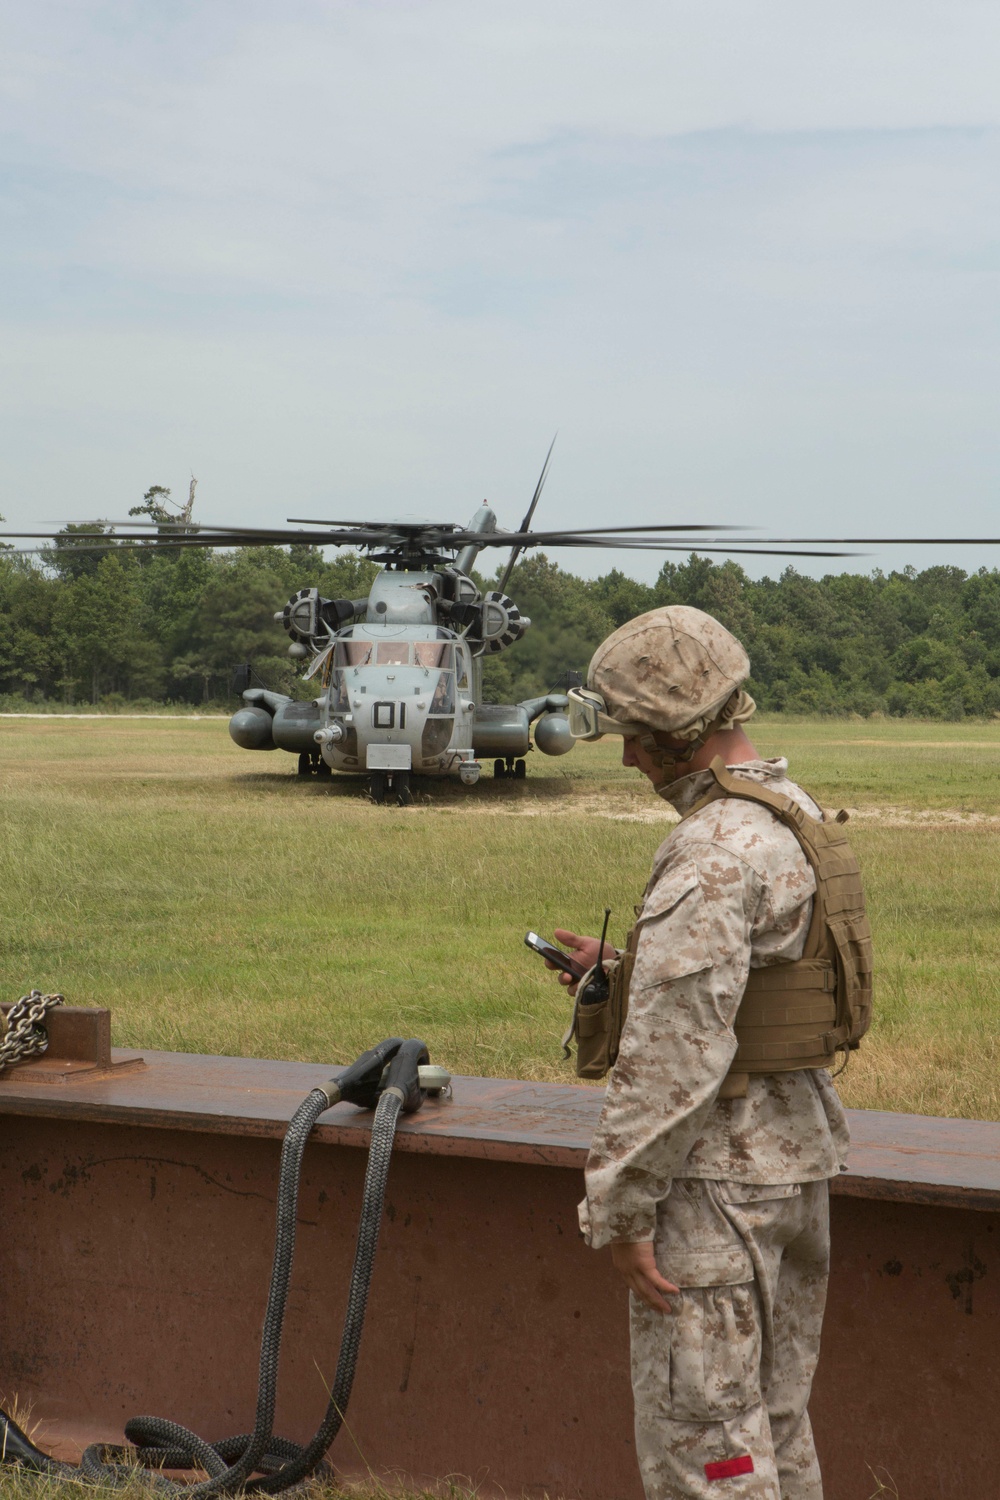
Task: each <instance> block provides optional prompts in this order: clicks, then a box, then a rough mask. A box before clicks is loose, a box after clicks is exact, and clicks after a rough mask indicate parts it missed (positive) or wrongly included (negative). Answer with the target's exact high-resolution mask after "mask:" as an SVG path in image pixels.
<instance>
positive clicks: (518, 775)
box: [493, 756, 528, 781]
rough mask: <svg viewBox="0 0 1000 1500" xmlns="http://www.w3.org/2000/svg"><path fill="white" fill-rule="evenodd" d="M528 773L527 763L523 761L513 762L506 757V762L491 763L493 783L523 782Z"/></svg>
mask: <svg viewBox="0 0 1000 1500" xmlns="http://www.w3.org/2000/svg"><path fill="white" fill-rule="evenodd" d="M527 773H528V767H527V763H526V762H525V761H523V760H515V759H514V757H513V756H508V757H507V759H506V760H495V761H494V762H493V779H494V781H509V780H511V779H513V780H514V781H523V780H524V778H525V776H526V775H527Z"/></svg>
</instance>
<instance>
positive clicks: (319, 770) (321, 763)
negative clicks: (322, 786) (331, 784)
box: [316, 755, 333, 776]
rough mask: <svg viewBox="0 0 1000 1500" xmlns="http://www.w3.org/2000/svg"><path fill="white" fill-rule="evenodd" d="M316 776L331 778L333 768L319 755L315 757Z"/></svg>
mask: <svg viewBox="0 0 1000 1500" xmlns="http://www.w3.org/2000/svg"><path fill="white" fill-rule="evenodd" d="M316 775H317V776H332V775H333V767H332V766H331V765H328V764H327V762H326V761H325V760H324V759H323V757H322V755H319V756H317V757H316Z"/></svg>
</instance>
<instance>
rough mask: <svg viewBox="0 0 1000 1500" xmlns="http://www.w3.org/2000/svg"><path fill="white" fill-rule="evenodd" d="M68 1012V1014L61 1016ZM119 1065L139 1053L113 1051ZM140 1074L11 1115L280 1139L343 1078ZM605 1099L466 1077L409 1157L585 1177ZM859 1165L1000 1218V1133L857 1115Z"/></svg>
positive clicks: (229, 1068)
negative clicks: (309, 1100)
mask: <svg viewBox="0 0 1000 1500" xmlns="http://www.w3.org/2000/svg"><path fill="white" fill-rule="evenodd" d="M56 1014H58V1012H56ZM111 1056H112V1061H115V1060H117V1059H118V1058H119V1056H124V1057H126V1058H129V1059H130V1058H132V1057H133V1056H134V1054H132V1053H126V1054H120V1053H119V1052H118V1049H117V1048H114V1049H112V1051H111ZM144 1056H145V1061H146V1066H145V1068H143V1069H142V1071H141V1072H140V1073H139V1074H132V1073H125V1074H122V1075H121V1076H115V1077H110V1078H107V1079H105V1080H102V1081H101V1082H100V1084H99V1085H97V1084H95V1085H94V1086H93V1087H90V1086H88V1080H86V1079H82V1078H81V1079H79V1080H78V1081H77V1083H76V1086H75V1087H74V1088H73V1090H72V1093H71V1094H67V1095H66V1097H60V1098H59V1099H58V1100H56V1099H50V1098H48V1097H47V1096H42V1097H40V1096H39V1095H38V1094H37V1093H36V1092H35V1090H34V1089H33V1088H32V1087H31V1084H30V1078H29V1076H28V1075H29V1073H30V1070H31V1069H32V1068H34V1067H37V1064H36V1063H29V1064H25V1065H24V1066H22V1067H19V1068H12V1069H11V1070H10V1071H9V1073H7V1074H6V1075H3V1076H0V1113H6V1114H25V1115H27V1114H35V1115H43V1116H44V1115H50V1114H51V1115H53V1116H55V1117H57V1118H60V1119H77V1120H95V1121H106V1122H109V1123H112V1122H117V1121H121V1122H123V1123H125V1122H127V1123H130V1124H131V1123H135V1122H136V1121H137V1120H140V1119H141V1121H142V1123H143V1125H144V1126H146V1127H147V1128H150V1129H170V1130H197V1131H206V1132H211V1133H221V1134H224V1135H256V1136H265V1137H271V1138H274V1139H277V1138H279V1137H280V1136H281V1135H282V1134H283V1133H284V1129H285V1126H286V1124H287V1123H288V1120H289V1119H290V1117H291V1115H292V1112H293V1110H294V1109H295V1106H296V1105H297V1104H298V1103H299V1101H300V1100H301V1099H302V1098H303V1097H304V1096H305V1095H306V1094H307V1093H308V1092H309V1090H310V1089H311V1088H314V1087H316V1085H317V1084H320V1083H323V1082H325V1081H326V1080H327V1079H328V1078H329V1077H331V1075H332V1074H333V1073H335V1072H336V1068H334V1067H332V1066H330V1065H328V1064H324V1063H298V1062H272V1061H268V1060H264V1059H259V1058H244V1057H206V1056H202V1055H200V1054H196V1053H186V1052H147V1053H145V1054H144ZM602 1099H603V1092H602V1091H601V1090H600V1089H596V1088H587V1087H583V1086H579V1085H573V1084H552V1083H525V1082H522V1081H520V1080H518V1079H507V1078H463V1077H456V1078H455V1080H454V1084H453V1096H452V1097H451V1098H450V1099H444V1100H441V1101H435V1100H429V1101H428V1103H427V1104H426V1105H425V1106H424V1108H423V1110H421V1112H420V1113H419V1114H418V1115H411V1116H406V1117H404V1118H403V1120H402V1122H401V1123H400V1127H399V1136H398V1149H399V1150H401V1151H416V1152H429V1153H431V1154H432V1155H446V1156H471V1157H479V1158H487V1159H490V1160H494V1161H523V1162H528V1163H531V1162H536V1163H538V1164H541V1165H547V1166H561V1167H576V1168H581V1169H582V1167H583V1163H584V1160H585V1158H586V1154H587V1145H588V1142H589V1140H590V1137H591V1135H592V1134H593V1129H594V1125H595V1123H596V1121H597V1116H598V1114H599V1112H600V1108H601V1101H602ZM848 1115H849V1118H850V1122H851V1135H852V1142H853V1144H852V1149H851V1159H850V1167H849V1170H848V1172H846V1173H844V1174H843V1175H842V1176H841V1177H840V1178H839V1179H838V1180H837V1181H836V1182H835V1183H834V1184H833V1190H834V1192H839V1193H847V1194H850V1195H852V1196H854V1197H862V1198H880V1199H892V1200H896V1201H899V1202H912V1203H938V1204H942V1205H947V1206H954V1207H968V1208H980V1209H983V1210H989V1211H991V1212H993V1211H998V1210H1000V1124H990V1123H986V1122H984V1121H981V1120H943V1119H929V1118H928V1117H926V1116H924V1115H897V1114H889V1113H882V1112H880V1111H876V1110H849V1111H848ZM370 1121H371V1117H370V1115H368V1114H366V1113H365V1112H364V1111H362V1110H356V1109H354V1108H353V1107H352V1106H350V1105H338V1106H337V1108H336V1109H335V1110H332V1111H331V1112H330V1114H329V1115H326V1116H325V1117H324V1119H323V1121H321V1123H320V1124H319V1126H318V1127H317V1129H316V1132H315V1136H316V1139H317V1140H319V1141H322V1142H324V1143H326V1144H328V1145H346V1146H352V1145H353V1146H359V1147H361V1146H365V1145H366V1144H367V1140H368V1131H369V1126H370Z"/></svg>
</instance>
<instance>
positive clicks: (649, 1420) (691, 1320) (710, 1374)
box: [630, 1178, 830, 1500]
mask: <svg viewBox="0 0 1000 1500" xmlns="http://www.w3.org/2000/svg"><path fill="white" fill-rule="evenodd" d="M655 1244H656V1261H657V1265H658V1266H659V1268H660V1270H661V1271H662V1272H663V1274H664V1276H666V1278H667V1280H668V1281H672V1282H673V1283H674V1285H675V1286H678V1287H680V1289H681V1291H680V1295H679V1296H674V1297H672V1298H670V1299H668V1300H669V1301H670V1303H671V1306H672V1309H673V1311H672V1312H670V1313H658V1312H654V1311H653V1309H652V1308H649V1307H647V1306H646V1305H645V1303H643V1302H640V1301H639V1299H638V1298H636V1297H635V1296H633V1297H632V1298H631V1299H630V1300H631V1320H632V1391H633V1395H634V1398H635V1433H636V1449H637V1453H638V1458H639V1467H640V1469H641V1471H642V1480H643V1484H644V1486H645V1490H646V1497H647V1500H723V1497H725V1500H822V1494H823V1489H822V1482H821V1480H820V1474H819V1466H818V1464H817V1462H816V1452H815V1449H814V1447H813V1439H812V1429H811V1427H810V1425H809V1415H808V1412H807V1410H806V1406H807V1403H808V1400H809V1392H810V1388H811V1386H812V1378H813V1372H814V1371H815V1368H816V1360H817V1358H818V1356H819V1339H820V1327H821V1324H822V1321H823V1307H824V1304H825V1301H826V1282H827V1272H828V1268H829V1258H830V1230H829V1195H828V1185H827V1183H826V1182H807V1183H802V1184H794V1185H783V1186H780V1187H760V1186H747V1185H745V1184H741V1183H735V1182H709V1181H702V1180H699V1179H697V1178H678V1179H675V1181H674V1183H673V1186H672V1188H671V1191H670V1194H669V1196H668V1197H667V1198H666V1199H664V1201H663V1202H662V1203H661V1205H660V1211H659V1216H658V1221H657V1229H656V1241H655Z"/></svg>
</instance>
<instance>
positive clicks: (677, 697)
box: [587, 604, 753, 738]
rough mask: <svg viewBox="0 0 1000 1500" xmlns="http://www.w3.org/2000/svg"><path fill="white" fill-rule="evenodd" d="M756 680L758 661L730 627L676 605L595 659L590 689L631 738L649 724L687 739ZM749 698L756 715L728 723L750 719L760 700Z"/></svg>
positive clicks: (629, 630)
mask: <svg viewBox="0 0 1000 1500" xmlns="http://www.w3.org/2000/svg"><path fill="white" fill-rule="evenodd" d="M749 673H750V658H749V657H748V656H747V654H746V652H745V651H744V649H743V647H742V646H741V645H740V643H739V641H738V640H737V639H736V637H735V636H734V635H730V633H729V631H728V630H727V629H726V628H725V626H724V625H720V624H719V622H718V620H715V619H713V618H712V616H711V615H707V614H705V613H704V611H703V610H700V609H692V608H691V607H690V606H689V605H686V604H670V605H667V606H666V607H665V608H663V609H651V610H649V612H648V613H647V614H644V615H637V616H636V617H635V619H634V620H629V621H627V623H626V624H624V625H622V626H621V627H620V628H619V629H618V630H616V631H615V632H614V634H613V635H609V636H608V638H607V640H606V641H603V642H602V643H601V645H600V646H598V648H597V650H596V651H595V652H594V655H593V658H592V660H591V663H590V669H589V671H588V673H587V686H588V688H590V689H591V690H592V691H593V692H596V693H600V694H601V696H602V697H603V699H604V702H605V705H606V708H607V713H608V714H609V715H610V716H611V717H613V718H614V719H615V720H617V721H618V722H620V723H621V724H622V725H623V726H625V725H627V726H629V727H628V728H626V730H625V732H626V733H627V734H631V733H634V729H633V727H632V726H634V725H635V724H643V725H646V726H648V728H650V729H653V730H660V731H662V732H663V733H665V734H673V735H678V736H679V737H682V738H683V737H684V736H683V734H682V733H681V732H682V731H683V730H688V731H690V730H691V729H692V728H694V729H695V733H697V732H698V731H699V730H700V728H702V727H703V726H704V725H705V724H706V723H707V722H708V720H710V719H711V718H712V717H713V716H714V715H715V714H717V713H718V712H719V710H720V709H722V708H723V707H724V706H725V705H726V703H727V701H728V699H729V698H730V697H731V696H732V695H733V693H734V692H735V691H736V690H737V689H738V688H739V686H740V684H741V683H742V682H744V681H745V680H746V678H747V677H748V676H749ZM742 698H743V699H745V700H746V703H747V705H749V712H738V713H737V714H733V715H731V716H727V720H728V719H729V718H732V720H733V721H734V722H735V721H739V720H742V719H744V718H749V716H750V713H752V712H753V700H752V699H751V698H749V696H748V695H746V694H743V695H742ZM735 706H736V705H734V707H735Z"/></svg>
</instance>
